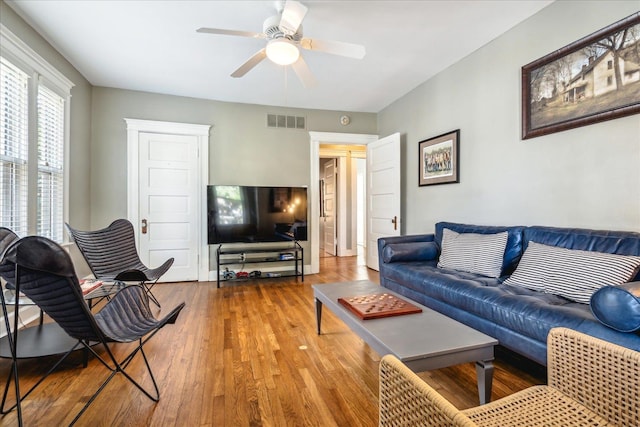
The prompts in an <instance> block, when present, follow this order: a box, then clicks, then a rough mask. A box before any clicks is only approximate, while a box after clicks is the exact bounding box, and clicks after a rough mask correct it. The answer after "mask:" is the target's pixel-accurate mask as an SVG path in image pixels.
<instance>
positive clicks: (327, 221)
mask: <svg viewBox="0 0 640 427" xmlns="http://www.w3.org/2000/svg"><path fill="white" fill-rule="evenodd" d="M336 169H337V168H336V159H329V160H327V161H326V162H325V163H324V190H325V191H324V201H323V202H324V251H325V252H326V253H328V254H330V255H334V256H335V255H336V243H337V239H336Z"/></svg>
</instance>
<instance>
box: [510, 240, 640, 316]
mask: <svg viewBox="0 0 640 427" xmlns="http://www.w3.org/2000/svg"><path fill="white" fill-rule="evenodd" d="M638 268H640V257H639V256H630V255H618V254H609V253H604V252H594V251H582V250H575V249H566V248H561V247H557V246H548V245H543V244H540V243H536V242H533V241H530V242H529V245H528V247H527V250H526V251H525V252H524V254H523V255H522V259H521V260H520V263H519V264H518V268H516V271H514V272H513V274H512V275H511V277H509V278H508V279H507V280H505V281H504V283H505V284H507V285H512V286H521V287H524V288H527V289H532V290H535V291H540V292H546V293H549V294H554V295H559V296H562V297H564V298H567V299H569V300H572V301H576V302H579V303H583V304H589V299H590V298H591V295H592V294H593V293H594V292H595V291H597V290H598V289H600V288H601V287H603V286H606V285H620V284H623V283H626V282H628V281H629V280H631V278H632V277H634V276H635V275H636V273H637V271H638Z"/></svg>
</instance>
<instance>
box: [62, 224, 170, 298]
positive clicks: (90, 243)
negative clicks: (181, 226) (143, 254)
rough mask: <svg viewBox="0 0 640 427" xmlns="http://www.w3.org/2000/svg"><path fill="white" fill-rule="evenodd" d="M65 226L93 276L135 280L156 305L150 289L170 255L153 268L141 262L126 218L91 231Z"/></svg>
mask: <svg viewBox="0 0 640 427" xmlns="http://www.w3.org/2000/svg"><path fill="white" fill-rule="evenodd" d="M66 226H67V231H68V232H69V235H71V237H72V238H73V240H74V241H75V243H76V245H77V246H78V249H80V253H82V256H83V257H84V259H85V260H86V261H87V264H88V265H89V268H90V269H91V271H92V272H93V275H94V276H95V278H96V279H98V280H104V281H113V280H115V281H122V282H138V283H139V284H140V285H142V286H143V287H144V289H145V290H146V291H147V293H148V294H149V298H151V301H153V303H154V304H155V305H157V306H158V307H160V302H158V300H157V298H156V297H155V296H154V295H153V293H151V288H152V287H153V285H155V283H156V282H157V281H158V279H160V277H162V275H163V274H164V273H166V272H167V270H169V267H171V265H172V264H173V258H169V259H168V260H166V261H165V262H164V263H163V264H162V265H161V266H160V267H157V268H148V267H147V266H146V265H144V264H143V263H142V261H140V257H139V256H138V251H137V249H136V241H135V236H134V232H133V225H131V222H129V221H128V220H126V219H117V220H115V221H113V222H112V223H111V225H109V226H108V227H106V228H103V229H101V230H93V231H82V230H76V229H74V228H71V226H70V225H69V224H66Z"/></svg>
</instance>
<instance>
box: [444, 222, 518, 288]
mask: <svg viewBox="0 0 640 427" xmlns="http://www.w3.org/2000/svg"><path fill="white" fill-rule="evenodd" d="M508 237H509V233H508V232H507V231H505V232H502V233H496V234H476V233H456V232H455V231H452V230H450V229H448V228H445V229H443V230H442V250H441V253H440V259H439V260H438V267H440V268H451V269H454V270H460V271H466V272H469V273H476V274H481V275H483V276H489V277H500V272H501V270H502V259H503V257H504V249H505V247H506V246H507V238H508Z"/></svg>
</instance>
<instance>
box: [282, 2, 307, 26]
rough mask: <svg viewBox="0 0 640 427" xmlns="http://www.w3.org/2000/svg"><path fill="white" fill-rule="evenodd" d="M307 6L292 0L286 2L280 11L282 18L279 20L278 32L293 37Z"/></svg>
mask: <svg viewBox="0 0 640 427" xmlns="http://www.w3.org/2000/svg"><path fill="white" fill-rule="evenodd" d="M307 10H309V9H308V8H307V6H305V5H303V4H302V3H300V2H298V1H294V0H288V1H287V2H286V3H285V5H284V10H283V11H282V18H280V25H279V27H280V30H281V31H282V32H283V33H285V34H287V35H293V34H295V33H296V31H298V28H299V27H300V24H302V20H303V19H304V16H305V15H306V14H307Z"/></svg>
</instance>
